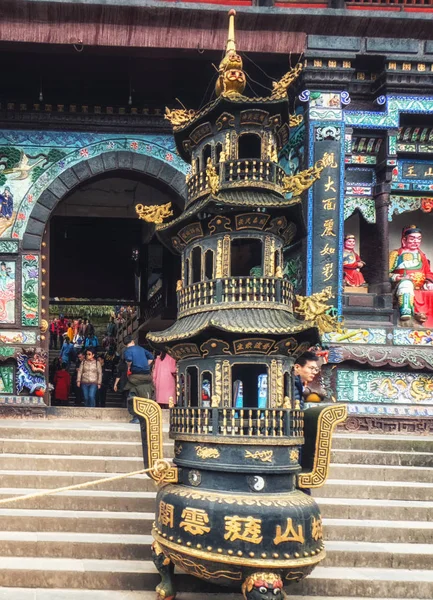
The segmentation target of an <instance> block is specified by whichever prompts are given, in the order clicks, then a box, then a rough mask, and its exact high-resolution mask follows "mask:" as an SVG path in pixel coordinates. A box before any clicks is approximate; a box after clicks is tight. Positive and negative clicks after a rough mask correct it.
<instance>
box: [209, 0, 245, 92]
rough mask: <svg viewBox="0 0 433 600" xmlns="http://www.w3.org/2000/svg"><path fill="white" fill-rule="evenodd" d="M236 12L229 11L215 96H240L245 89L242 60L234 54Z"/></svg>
mask: <svg viewBox="0 0 433 600" xmlns="http://www.w3.org/2000/svg"><path fill="white" fill-rule="evenodd" d="M235 16H236V11H235V10H234V9H231V10H230V11H229V31H228V36H227V44H226V53H225V56H224V58H223V59H222V61H221V62H220V66H219V68H218V73H219V75H218V79H217V82H216V85H215V92H216V95H217V96H221V95H223V96H233V95H240V94H242V92H243V91H244V89H245V86H246V84H247V80H246V77H245V73H244V71H243V63H242V58H241V57H240V56H239V54H238V53H237V52H236V40H235Z"/></svg>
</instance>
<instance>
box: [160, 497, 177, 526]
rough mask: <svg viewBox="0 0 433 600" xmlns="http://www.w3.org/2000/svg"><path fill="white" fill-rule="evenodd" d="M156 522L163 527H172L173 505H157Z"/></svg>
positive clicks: (162, 503)
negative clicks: (157, 514)
mask: <svg viewBox="0 0 433 600" xmlns="http://www.w3.org/2000/svg"><path fill="white" fill-rule="evenodd" d="M158 521H159V522H160V523H161V525H164V527H173V525H174V506H173V504H167V503H166V502H160V503H159V517H158Z"/></svg>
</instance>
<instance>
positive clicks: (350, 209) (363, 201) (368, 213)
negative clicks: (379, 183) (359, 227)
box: [344, 196, 376, 223]
mask: <svg viewBox="0 0 433 600" xmlns="http://www.w3.org/2000/svg"><path fill="white" fill-rule="evenodd" d="M355 210H359V212H360V213H361V214H362V216H363V217H364V219H365V220H366V221H367V223H376V205H375V204H374V200H373V199H372V198H362V197H361V198H359V197H357V196H347V197H346V198H344V219H348V218H349V217H350V216H351V215H353V213H354V212H355Z"/></svg>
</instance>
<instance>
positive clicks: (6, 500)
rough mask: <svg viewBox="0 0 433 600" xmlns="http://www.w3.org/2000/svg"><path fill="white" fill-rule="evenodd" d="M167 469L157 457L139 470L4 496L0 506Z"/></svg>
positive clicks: (167, 466) (165, 463) (168, 466)
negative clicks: (148, 465)
mask: <svg viewBox="0 0 433 600" xmlns="http://www.w3.org/2000/svg"><path fill="white" fill-rule="evenodd" d="M167 469H170V463H169V462H168V460H165V459H159V460H157V461H156V462H155V463H154V465H153V466H152V467H149V468H148V469H141V470H140V471H131V472H130V473H122V474H121V475H115V476H114V477H104V478H103V479H95V480H93V481H85V482H84V483H77V484H75V485H67V486H65V487H60V488H54V489H52V490H44V491H43V492H35V493H34V494H26V495H25V496H13V497H12V498H4V499H3V500H0V506H1V505H4V504H15V503H17V502H21V501H22V500H31V499H33V498H43V497H44V496H52V495H53V494H60V493H61V492H72V491H75V490H84V489H86V488H89V487H92V486H94V485H99V484H100V483H110V482H112V481H119V480H121V479H126V478H127V477H134V475H145V474H146V473H150V472H151V471H155V472H156V473H163V472H164V471H166V470H167Z"/></svg>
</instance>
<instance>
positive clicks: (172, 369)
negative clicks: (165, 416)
mask: <svg viewBox="0 0 433 600" xmlns="http://www.w3.org/2000/svg"><path fill="white" fill-rule="evenodd" d="M153 385H154V386H155V396H156V401H157V402H158V404H160V405H161V408H168V405H169V399H170V398H173V402H176V361H175V360H174V358H172V357H171V356H170V355H169V354H167V353H166V352H161V354H160V355H159V356H158V357H157V358H156V360H155V363H154V367H153Z"/></svg>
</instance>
